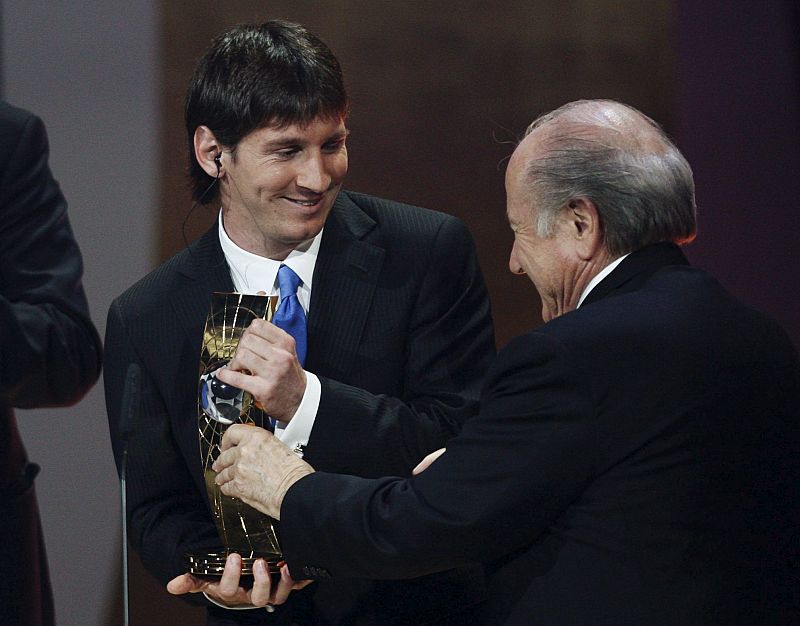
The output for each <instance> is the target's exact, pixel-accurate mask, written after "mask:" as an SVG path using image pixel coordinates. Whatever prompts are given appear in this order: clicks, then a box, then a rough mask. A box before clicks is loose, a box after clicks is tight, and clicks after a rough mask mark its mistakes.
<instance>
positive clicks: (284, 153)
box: [275, 146, 300, 159]
mask: <svg viewBox="0 0 800 626" xmlns="http://www.w3.org/2000/svg"><path fill="white" fill-rule="evenodd" d="M298 152H300V148H299V147H297V146H289V147H288V148H283V149H281V150H276V151H275V154H276V155H277V156H278V157H279V158H281V159H290V158H292V157H293V156H294V155H296V154H297V153H298Z"/></svg>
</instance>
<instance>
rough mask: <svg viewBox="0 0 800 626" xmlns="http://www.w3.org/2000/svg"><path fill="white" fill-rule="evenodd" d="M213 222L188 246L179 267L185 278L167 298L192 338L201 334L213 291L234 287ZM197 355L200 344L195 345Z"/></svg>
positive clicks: (229, 289)
mask: <svg viewBox="0 0 800 626" xmlns="http://www.w3.org/2000/svg"><path fill="white" fill-rule="evenodd" d="M217 229H218V225H217V223H216V222H215V223H214V225H213V226H212V227H211V228H210V229H209V230H208V231H207V232H206V233H205V234H204V235H203V236H202V237H201V238H200V239H198V240H197V241H196V242H194V243H193V244H192V245H191V246H190V247H189V249H188V251H187V254H186V255H185V256H184V260H183V264H182V265H181V266H180V267H179V269H178V271H179V272H180V273H181V274H183V275H184V276H185V277H186V278H187V279H188V280H186V281H184V284H183V286H182V287H181V288H180V289H178V290H176V292H175V293H174V294H172V298H170V302H171V303H172V306H173V310H174V312H175V315H176V319H177V320H178V322H179V324H180V326H181V328H183V329H184V330H185V332H186V333H187V334H188V335H189V337H191V338H192V339H195V338H198V337H201V336H202V332H203V328H204V326H205V321H206V315H207V313H208V309H209V305H210V303H211V294H212V293H213V292H214V291H233V290H234V287H233V280H232V279H231V273H230V270H229V269H228V264H227V263H226V262H225V255H224V254H223V253H222V247H221V246H220V244H219V233H218V232H217ZM197 354H198V358H199V355H200V344H199V343H198V345H197Z"/></svg>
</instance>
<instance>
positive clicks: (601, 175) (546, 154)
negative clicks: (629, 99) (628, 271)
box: [513, 100, 696, 256]
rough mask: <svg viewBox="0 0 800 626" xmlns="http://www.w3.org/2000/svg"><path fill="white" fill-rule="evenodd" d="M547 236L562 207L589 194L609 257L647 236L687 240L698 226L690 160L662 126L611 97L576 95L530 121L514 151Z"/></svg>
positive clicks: (635, 245)
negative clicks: (589, 98) (582, 96)
mask: <svg viewBox="0 0 800 626" xmlns="http://www.w3.org/2000/svg"><path fill="white" fill-rule="evenodd" d="M513 160H514V165H515V166H516V167H519V168H521V169H522V170H523V171H524V172H525V176H526V177H527V182H528V184H529V186H530V190H531V206H532V207H533V206H536V207H537V209H536V215H535V218H536V223H537V228H538V231H539V234H540V235H542V236H547V235H548V234H549V233H550V231H551V230H552V225H553V224H554V222H555V219H556V217H557V216H558V215H559V212H560V211H563V210H564V209H565V208H566V207H567V206H568V205H569V203H570V201H572V200H574V199H577V198H584V199H588V200H591V201H592V202H593V203H594V204H595V206H596V207H597V211H598V213H599V215H600V219H601V223H602V228H603V243H604V246H605V247H606V249H607V250H608V252H609V253H610V254H612V255H613V256H619V255H621V254H625V253H627V252H631V251H633V250H636V249H639V248H641V247H644V246H646V245H648V244H651V243H657V242H661V241H673V242H675V243H685V242H687V241H691V239H693V238H694V234H695V230H696V221H695V202H694V182H693V180H692V171H691V168H690V167H689V164H688V163H687V162H686V160H685V159H684V158H683V156H682V155H681V153H680V152H679V151H678V149H677V148H676V147H675V146H674V144H673V143H672V142H671V141H670V140H669V138H668V137H667V136H666V135H665V134H664V132H663V131H662V130H661V128H660V127H659V126H658V124H656V123H655V122H654V121H653V120H651V119H650V118H649V117H647V116H645V115H643V114H642V113H640V112H639V111H637V110H636V109H634V108H632V107H629V106H626V105H624V104H621V103H619V102H614V101H610V100H580V101H577V102H571V103H569V104H566V105H564V106H562V107H560V108H558V109H556V110H555V111H551V112H550V113H547V114H545V115H542V116H541V117H539V118H538V119H537V120H535V121H534V122H533V123H532V124H531V125H530V126H529V127H528V130H527V132H526V136H525V139H523V141H522V142H521V143H520V145H519V146H518V147H517V150H516V151H515V153H514V157H513Z"/></svg>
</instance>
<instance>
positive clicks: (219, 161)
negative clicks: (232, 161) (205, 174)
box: [214, 154, 222, 178]
mask: <svg viewBox="0 0 800 626" xmlns="http://www.w3.org/2000/svg"><path fill="white" fill-rule="evenodd" d="M214 163H216V164H217V178H219V175H220V173H221V172H220V169H221V168H222V155H220V154H218V155H217V156H215V157H214Z"/></svg>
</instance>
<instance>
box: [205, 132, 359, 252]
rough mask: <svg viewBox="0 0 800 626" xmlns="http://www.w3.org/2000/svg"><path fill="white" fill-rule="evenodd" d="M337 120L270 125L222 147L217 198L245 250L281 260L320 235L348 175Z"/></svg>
mask: <svg viewBox="0 0 800 626" xmlns="http://www.w3.org/2000/svg"><path fill="white" fill-rule="evenodd" d="M346 138H347V129H346V128H345V125H344V120H343V119H340V118H335V119H328V118H317V119H315V120H313V121H311V122H310V123H309V124H308V125H298V124H292V125H289V126H286V127H283V128H276V127H274V126H266V127H264V128H260V129H257V130H254V131H253V132H251V133H250V134H249V135H247V136H245V137H244V139H242V140H241V141H240V142H239V143H238V144H237V146H236V147H235V149H234V150H232V151H231V150H228V149H225V150H223V154H222V175H221V176H220V195H221V200H222V211H223V223H224V225H225V231H226V232H227V233H228V236H229V237H230V238H231V239H232V240H233V241H234V242H235V243H236V244H237V245H238V246H240V247H241V248H244V249H245V250H247V251H249V252H252V253H253V254H258V255H260V256H265V257H269V258H272V259H276V260H283V259H284V258H286V256H287V255H288V254H289V252H291V251H292V250H293V249H294V248H296V247H297V246H298V245H300V244H301V243H303V242H304V241H308V240H309V239H312V238H313V237H315V236H316V235H317V234H318V233H319V232H320V230H322V227H323V226H324V225H325V220H326V219H327V217H328V214H329V213H330V211H331V207H332V206H333V203H334V201H335V200H336V195H337V194H338V193H339V190H340V189H341V186H342V180H343V179H344V177H345V174H347V147H346V145H345V141H346Z"/></svg>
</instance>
